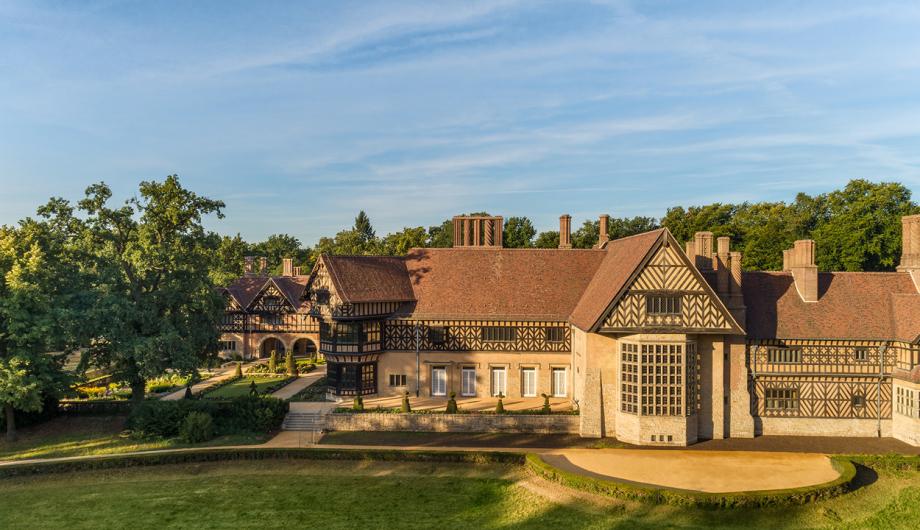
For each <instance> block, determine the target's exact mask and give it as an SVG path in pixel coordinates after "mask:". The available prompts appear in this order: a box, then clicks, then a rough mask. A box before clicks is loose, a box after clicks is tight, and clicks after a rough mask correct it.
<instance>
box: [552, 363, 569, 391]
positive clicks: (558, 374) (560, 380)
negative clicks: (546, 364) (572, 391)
mask: <svg viewBox="0 0 920 530" xmlns="http://www.w3.org/2000/svg"><path fill="white" fill-rule="evenodd" d="M566 382H567V379H566V377H565V368H553V397H565V396H566V394H567V393H568V389H567V388H566Z"/></svg>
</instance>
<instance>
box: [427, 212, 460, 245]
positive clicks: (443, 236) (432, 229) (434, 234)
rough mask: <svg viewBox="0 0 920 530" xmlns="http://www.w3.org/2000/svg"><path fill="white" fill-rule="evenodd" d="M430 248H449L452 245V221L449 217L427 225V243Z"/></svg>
mask: <svg viewBox="0 0 920 530" xmlns="http://www.w3.org/2000/svg"><path fill="white" fill-rule="evenodd" d="M427 246H429V247H432V248H451V247H452V246H454V222H453V220H451V219H448V220H446V221H444V222H443V223H441V224H439V225H435V226H429V227H428V245H427Z"/></svg>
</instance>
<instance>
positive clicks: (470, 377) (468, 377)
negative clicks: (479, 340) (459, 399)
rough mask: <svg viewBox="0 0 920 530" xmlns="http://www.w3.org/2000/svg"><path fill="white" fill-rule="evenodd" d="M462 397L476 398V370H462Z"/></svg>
mask: <svg viewBox="0 0 920 530" xmlns="http://www.w3.org/2000/svg"><path fill="white" fill-rule="evenodd" d="M460 395H461V396H463V397H475V396H476V369H475V368H472V367H469V366H467V367H463V368H461V369H460Z"/></svg>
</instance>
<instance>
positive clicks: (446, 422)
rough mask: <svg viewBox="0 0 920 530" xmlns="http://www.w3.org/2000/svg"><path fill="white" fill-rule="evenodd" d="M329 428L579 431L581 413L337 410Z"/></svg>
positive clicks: (344, 429)
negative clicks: (529, 413) (435, 412)
mask: <svg viewBox="0 0 920 530" xmlns="http://www.w3.org/2000/svg"><path fill="white" fill-rule="evenodd" d="M326 428H327V429H328V430H330V431H418V432H514V433H540V434H577V433H578V416H574V415H568V414H566V415H558V414H553V415H547V416H539V415H521V414H509V415H498V414H385V413H384V414H378V413H372V412H367V413H359V414H349V413H334V414H328V415H327V416H326Z"/></svg>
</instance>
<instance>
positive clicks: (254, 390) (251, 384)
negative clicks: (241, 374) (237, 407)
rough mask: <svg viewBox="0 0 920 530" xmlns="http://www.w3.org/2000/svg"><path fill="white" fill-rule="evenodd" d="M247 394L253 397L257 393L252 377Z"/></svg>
mask: <svg viewBox="0 0 920 530" xmlns="http://www.w3.org/2000/svg"><path fill="white" fill-rule="evenodd" d="M249 395H250V396H253V397H255V396H258V395H259V389H258V388H257V387H256V380H255V379H253V380H252V381H250V382H249Z"/></svg>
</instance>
